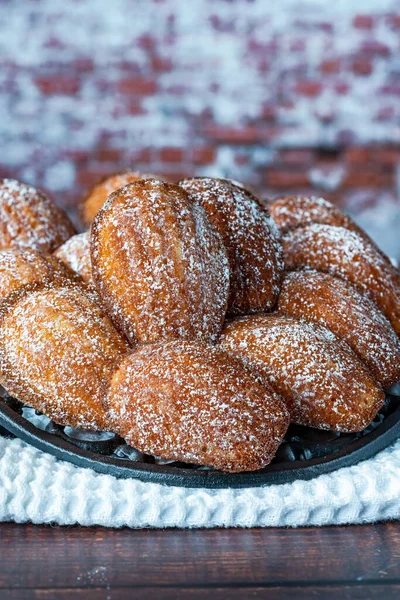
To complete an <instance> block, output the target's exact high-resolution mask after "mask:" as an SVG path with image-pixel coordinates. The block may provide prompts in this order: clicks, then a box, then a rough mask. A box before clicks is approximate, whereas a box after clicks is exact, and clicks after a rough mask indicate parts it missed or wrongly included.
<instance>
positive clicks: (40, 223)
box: [0, 179, 76, 253]
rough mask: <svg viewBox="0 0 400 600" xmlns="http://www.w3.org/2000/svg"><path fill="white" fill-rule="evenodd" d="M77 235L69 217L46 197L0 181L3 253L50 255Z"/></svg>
mask: <svg viewBox="0 0 400 600" xmlns="http://www.w3.org/2000/svg"><path fill="white" fill-rule="evenodd" d="M74 233H76V232H75V229H74V226H73V225H72V223H71V221H70V220H69V218H68V217H67V215H66V214H65V213H64V212H63V211H62V210H61V209H60V208H58V206H56V205H55V204H54V202H52V201H51V200H50V198H48V197H47V196H46V194H44V193H43V192H41V191H39V190H37V189H36V188H34V187H32V186H30V185H26V184H25V183H20V182H19V181H16V180H14V179H2V180H0V250H7V249H9V248H22V249H33V250H38V251H39V252H44V253H51V252H53V251H54V250H55V249H56V248H58V247H59V246H61V244H63V243H64V242H65V241H66V240H68V238H70V237H71V236H72V235H74Z"/></svg>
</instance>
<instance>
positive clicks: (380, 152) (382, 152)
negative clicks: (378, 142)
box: [373, 146, 400, 166]
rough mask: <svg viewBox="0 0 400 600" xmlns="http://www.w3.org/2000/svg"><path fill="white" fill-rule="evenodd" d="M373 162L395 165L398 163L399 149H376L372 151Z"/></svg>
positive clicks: (399, 159) (399, 157)
mask: <svg viewBox="0 0 400 600" xmlns="http://www.w3.org/2000/svg"><path fill="white" fill-rule="evenodd" d="M373 157H374V160H375V161H376V162H377V163H380V164H382V165H392V166H393V165H397V164H399V163H400V148H396V147H394V146H393V147H387V148H385V147H381V148H379V147H377V148H374V151H373Z"/></svg>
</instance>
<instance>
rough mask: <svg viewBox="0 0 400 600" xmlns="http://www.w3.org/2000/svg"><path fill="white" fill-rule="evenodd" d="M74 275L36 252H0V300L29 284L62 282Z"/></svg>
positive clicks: (51, 258)
mask: <svg viewBox="0 0 400 600" xmlns="http://www.w3.org/2000/svg"><path fill="white" fill-rule="evenodd" d="M71 277H72V278H73V277H74V275H73V273H72V272H70V271H69V269H67V268H66V267H65V265H64V264H63V263H62V262H61V261H59V260H58V259H56V258H54V257H53V256H50V255H46V256H45V255H43V254H41V253H40V252H37V251H36V250H19V249H12V250H0V300H1V299H4V298H5V297H6V296H8V295H9V294H11V293H12V292H14V291H15V290H17V289H19V288H21V287H23V286H25V285H28V284H31V283H50V282H52V281H55V282H64V281H65V280H69V279H71Z"/></svg>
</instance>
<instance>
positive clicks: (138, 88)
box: [117, 78, 157, 96]
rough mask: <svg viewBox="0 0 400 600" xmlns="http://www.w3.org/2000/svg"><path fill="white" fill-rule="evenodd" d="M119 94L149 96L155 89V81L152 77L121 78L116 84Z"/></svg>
mask: <svg viewBox="0 0 400 600" xmlns="http://www.w3.org/2000/svg"><path fill="white" fill-rule="evenodd" d="M117 89H118V91H119V92H120V93H121V94H133V95H137V96H150V95H152V94H155V93H156V91H157V82H156V81H155V80H154V79H144V78H132V79H121V80H120V81H119V82H118V84H117Z"/></svg>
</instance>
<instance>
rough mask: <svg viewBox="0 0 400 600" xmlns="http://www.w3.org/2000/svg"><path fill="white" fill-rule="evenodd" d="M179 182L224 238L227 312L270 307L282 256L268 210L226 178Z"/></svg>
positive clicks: (276, 233) (279, 276) (258, 310)
mask: <svg viewBox="0 0 400 600" xmlns="http://www.w3.org/2000/svg"><path fill="white" fill-rule="evenodd" d="M179 185H181V186H182V187H183V188H184V189H185V190H186V191H187V192H188V194H189V196H190V198H192V199H193V200H194V201H196V202H199V203H200V204H201V205H202V206H203V207H204V209H205V210H206V212H207V215H208V217H209V219H210V221H211V223H212V225H213V226H214V227H215V229H216V230H217V231H218V232H219V233H220V235H221V236H222V239H223V241H224V244H225V248H226V250H227V252H228V258H229V265H230V271H231V289H230V298H229V303H228V306H229V313H230V314H231V315H245V314H251V313H256V312H260V311H264V310H269V309H271V308H272V307H273V305H274V304H275V301H276V299H277V296H278V293H279V284H280V279H281V275H282V268H283V262H282V249H281V245H280V242H279V233H278V231H277V228H276V226H275V224H274V222H273V220H272V219H271V217H270V215H269V213H268V211H267V210H266V209H265V208H263V207H262V206H261V205H260V203H259V202H258V200H257V199H256V198H255V197H254V196H253V195H252V194H251V193H250V192H248V191H247V190H245V189H244V188H241V187H238V186H237V185H235V184H234V183H233V182H232V181H229V180H226V179H211V178H207V177H198V178H192V179H183V180H182V181H180V182H179Z"/></svg>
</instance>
